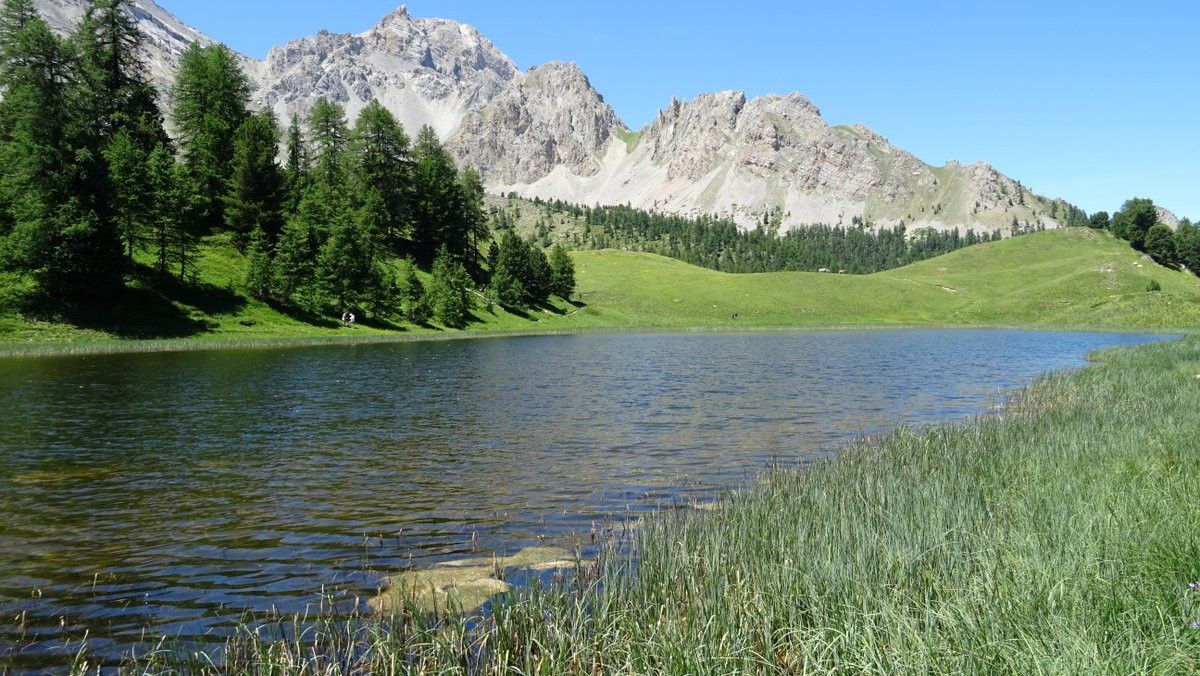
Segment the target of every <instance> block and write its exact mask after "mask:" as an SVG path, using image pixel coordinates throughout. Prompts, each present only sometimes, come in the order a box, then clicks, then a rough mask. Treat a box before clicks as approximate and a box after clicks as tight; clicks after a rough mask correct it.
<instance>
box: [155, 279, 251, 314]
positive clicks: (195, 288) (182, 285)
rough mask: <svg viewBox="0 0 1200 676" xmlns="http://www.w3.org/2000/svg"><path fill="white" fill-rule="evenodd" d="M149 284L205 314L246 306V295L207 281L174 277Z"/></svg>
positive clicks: (229, 310) (234, 312) (228, 311)
mask: <svg viewBox="0 0 1200 676" xmlns="http://www.w3.org/2000/svg"><path fill="white" fill-rule="evenodd" d="M149 286H151V287H152V288H154V289H156V290H158V291H159V292H160V293H162V295H164V296H166V297H167V298H169V299H171V300H173V301H175V302H177V303H179V304H181V305H186V306H188V307H194V308H196V309H197V310H199V311H200V312H203V313H204V314H206V315H232V314H237V313H239V312H241V311H242V310H244V309H245V308H246V303H247V301H246V297H245V296H243V295H241V294H239V293H237V292H236V291H234V290H233V289H229V288H222V287H219V286H217V285H216V284H209V283H207V282H181V281H179V279H177V278H175V277H170V278H167V279H161V280H155V281H154V282H152V283H150V284H149Z"/></svg>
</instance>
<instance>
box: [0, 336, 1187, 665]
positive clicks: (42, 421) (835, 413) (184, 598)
mask: <svg viewBox="0 0 1200 676" xmlns="http://www.w3.org/2000/svg"><path fill="white" fill-rule="evenodd" d="M1164 338H1165V337H1164V336H1151V335H1137V334H1096V333H1090V334H1084V333H1045V332H1026V331H1001V330H907V331H852V332H779V333H734V334H688V333H681V334H665V333H659V334H611V335H603V334H594V335H581V336H553V337H523V338H501V339H481V340H461V341H441V342H436V341H435V342H424V343H399V344H386V345H385V344H376V345H359V346H338V347H322V348H292V349H283V348H274V349H253V350H251V349H240V350H236V349H231V350H219V351H217V350H214V351H204V352H179V353H146V354H113V355H102V356H86V357H45V358H12V359H4V360H0V411H2V412H3V416H2V417H0V671H3V670H5V668H6V667H7V668H8V669H12V670H15V671H23V670H35V669H42V668H53V667H60V666H62V665H64V664H67V663H69V661H70V658H71V656H72V655H73V654H75V652H77V651H78V650H79V645H80V644H79V641H80V640H81V639H83V638H84V637H85V636H86V638H87V645H88V649H89V650H90V651H92V652H94V653H97V654H99V655H102V656H105V657H106V658H107V659H109V660H114V661H115V660H118V659H119V658H120V656H121V654H122V653H124V652H126V651H128V650H130V649H131V648H133V647H134V646H137V645H139V644H140V643H143V642H144V641H147V640H152V639H154V638H156V637H159V636H167V637H171V638H172V639H176V640H179V641H182V642H188V643H192V642H199V643H211V644H218V643H220V642H221V641H222V640H223V637H225V636H227V635H228V634H229V633H230V632H231V631H232V630H233V628H234V627H236V626H237V624H238V623H239V622H241V621H244V620H245V619H246V618H247V617H256V616H260V615H263V614H266V613H268V612H271V611H276V612H281V613H303V612H305V611H306V610H308V611H311V610H312V609H313V608H317V607H321V606H322V604H325V605H326V606H328V604H330V603H332V604H333V606H334V607H335V608H336V609H337V610H338V611H346V610H349V609H350V608H353V607H355V606H356V605H357V606H359V607H366V606H367V605H368V603H369V600H370V599H373V598H375V597H377V596H378V595H379V594H380V592H381V589H383V588H385V587H386V586H387V584H388V581H389V579H391V576H396V575H401V574H405V572H406V571H407V572H412V571H430V570H438V569H439V567H440V566H444V565H445V564H446V563H447V562H462V561H464V560H473V561H484V560H487V559H489V558H491V557H513V558H511V559H507V561H508V562H511V564H512V565H513V566H514V568H516V567H520V566H521V565H524V563H528V564H530V566H531V567H533V568H536V564H537V563H538V559H537V557H532V558H529V557H526V558H523V553H528V552H540V551H545V552H562V553H563V554H562V555H563V556H569V557H587V556H589V555H591V554H592V553H594V552H592V551H590V550H592V549H594V547H595V545H594V544H593V542H594V536H595V535H596V534H597V533H598V532H599V533H603V532H605V531H608V532H611V531H613V530H614V529H620V528H624V527H626V526H627V525H628V524H629V523H631V522H632V521H633V520H635V519H637V518H640V517H643V516H645V515H646V514H647V513H648V512H652V511H654V510H660V509H690V508H695V507H697V506H704V505H707V504H710V503H712V502H713V501H715V500H718V499H719V498H720V496H721V494H722V493H723V492H724V491H727V490H734V489H739V488H745V487H746V486H748V485H749V484H751V483H752V482H753V481H754V480H755V478H756V477H759V476H761V474H762V473H763V472H764V471H768V470H769V469H771V468H773V467H789V466H796V465H803V464H805V463H807V462H811V461H813V460H814V459H819V458H827V457H830V456H831V455H835V454H836V453H837V451H838V449H839V448H840V447H842V446H843V445H844V444H846V443H847V442H850V441H852V440H854V439H856V438H859V437H862V436H864V435H871V434H878V433H883V432H886V431H888V430H891V429H893V428H896V427H897V426H901V425H910V426H919V425H925V424H933V423H938V422H943V421H952V420H956V419H962V418H966V417H970V416H974V415H980V414H988V413H994V412H996V411H998V410H1002V408H1003V405H1004V399H1005V397H1006V396H1007V395H1008V394H1010V393H1012V392H1013V391H1014V390H1015V389H1016V388H1020V387H1022V386H1023V385H1026V384H1028V383H1030V382H1032V381H1033V380H1034V379H1035V378H1036V377H1037V376H1038V375H1039V374H1041V373H1044V372H1047V371H1051V370H1060V369H1065V368H1075V367H1079V366H1082V365H1084V363H1085V361H1084V357H1085V355H1087V354H1088V353H1089V352H1091V351H1092V350H1095V349H1098V348H1103V347H1109V346H1116V345H1133V344H1139V343H1144V342H1149V341H1153V340H1161V339H1164ZM547 558H553V556H550V557H547ZM502 560H503V559H502ZM543 563H544V561H543ZM506 565H507V564H506ZM513 576H514V577H513V579H516V580H520V579H529V575H528V574H526V575H525V577H524V578H522V577H521V574H520V573H519V572H517V571H515V570H514V571H513Z"/></svg>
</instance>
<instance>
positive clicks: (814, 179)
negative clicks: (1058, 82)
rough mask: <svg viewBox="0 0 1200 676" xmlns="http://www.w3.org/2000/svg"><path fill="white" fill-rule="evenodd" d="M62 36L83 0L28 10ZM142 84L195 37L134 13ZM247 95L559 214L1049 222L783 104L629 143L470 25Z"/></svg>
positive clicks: (721, 112)
mask: <svg viewBox="0 0 1200 676" xmlns="http://www.w3.org/2000/svg"><path fill="white" fill-rule="evenodd" d="M36 3H37V5H38V7H39V8H40V9H41V11H42V12H43V13H44V14H45V15H46V16H47V18H48V19H49V20H50V22H51V23H52V25H53V26H54V27H56V28H57V29H59V30H65V29H67V28H68V27H69V26H72V25H74V23H75V22H76V21H77V20H78V17H80V16H81V15H82V13H83V7H84V6H85V4H86V0H36ZM133 5H134V6H133V11H132V13H133V15H134V17H135V18H136V19H137V21H138V25H139V27H140V28H141V29H142V30H143V32H144V33H145V34H146V35H147V37H148V40H147V43H148V45H147V47H148V52H149V54H148V60H149V63H150V66H151V70H152V72H153V74H154V78H155V82H156V83H157V84H158V85H159V86H160V89H161V90H162V91H169V89H170V83H171V82H172V80H173V75H174V70H175V68H176V67H177V66H178V62H179V57H180V55H181V54H182V52H183V50H184V49H185V48H186V46H187V45H188V44H189V43H190V42H191V41H200V42H202V43H208V42H211V39H209V38H207V37H206V36H203V35H201V34H200V33H199V32H197V31H195V30H194V29H192V28H190V27H188V26H186V25H185V24H183V23H182V22H180V21H179V20H178V19H176V18H175V17H173V16H171V15H170V13H168V12H166V11H165V10H164V9H162V8H161V7H159V6H158V5H157V4H155V3H154V2H153V1H152V0H134V3H133ZM243 64H244V67H245V69H246V72H247V73H248V74H249V76H250V78H251V81H252V83H253V84H254V90H255V91H254V100H255V102H256V103H257V104H258V105H261V106H265V107H269V108H272V109H273V110H274V111H275V112H276V114H277V115H278V116H279V118H280V119H281V120H282V121H284V122H285V123H286V122H287V121H288V120H289V119H290V118H291V116H292V115H293V114H299V115H301V116H304V115H305V114H306V113H307V112H308V110H309V109H310V108H311V106H312V104H313V102H315V101H316V100H317V99H318V98H319V97H328V98H330V99H332V100H334V101H336V102H338V103H340V104H342V105H343V106H344V107H345V108H346V111H347V115H348V117H349V118H350V119H351V120H353V118H354V116H355V115H356V114H357V112H358V110H360V109H361V108H362V107H363V106H364V105H366V104H367V103H368V102H369V101H371V100H372V99H377V100H379V101H380V102H381V103H383V104H384V105H385V106H386V107H387V108H388V109H390V110H391V111H392V112H393V113H394V114H396V116H397V118H398V119H399V120H400V121H401V122H402V123H403V124H404V126H405V128H406V129H407V130H408V131H409V133H410V135H415V133H416V131H417V129H418V128H419V127H420V126H421V125H424V124H429V125H431V126H432V127H433V128H434V129H435V130H436V131H437V132H438V133H439V135H440V136H441V137H442V138H443V139H444V140H445V141H446V144H447V147H448V148H449V149H450V151H451V152H452V153H454V154H455V155H456V156H457V157H458V158H459V159H460V160H461V161H462V162H463V163H465V164H466V165H469V166H471V167H473V168H475V169H477V170H478V171H479V172H480V173H481V174H482V176H483V177H484V180H485V182H486V183H487V185H488V186H489V188H490V189H491V190H493V191H496V192H516V193H519V194H522V195H525V196H529V197H542V198H557V199H562V200H566V201H569V202H578V203H587V204H592V203H601V204H625V203H630V204H632V205H634V206H639V207H644V208H649V209H657V210H663V211H669V212H676V213H683V214H689V215H699V214H717V215H721V216H726V217H731V218H734V219H735V220H737V221H738V222H739V223H742V224H743V225H745V226H747V227H751V226H753V225H755V224H758V223H762V222H763V220H764V218H767V219H770V220H772V221H773V222H775V223H778V224H780V225H781V226H782V228H783V229H788V228H791V227H797V226H801V225H804V224H813V223H826V224H831V225H837V224H841V225H851V224H853V223H856V222H860V221H868V222H871V223H874V224H876V225H880V226H889V225H893V224H896V223H898V222H900V221H903V222H905V223H906V224H908V225H910V226H913V227H932V228H937V229H945V228H955V227H973V228H976V229H980V228H983V229H989V230H990V229H995V228H1001V229H1008V228H1010V227H1011V226H1012V225H1013V223H1017V224H1019V225H1021V226H1026V225H1033V224H1040V225H1044V226H1047V227H1054V226H1056V225H1057V220H1056V217H1057V215H1058V209H1059V207H1060V206H1065V205H1062V204H1061V203H1055V202H1051V201H1048V200H1044V199H1043V198H1040V197H1038V196H1036V195H1033V194H1032V193H1030V192H1029V191H1027V190H1026V189H1025V188H1024V187H1023V186H1021V185H1020V184H1019V183H1017V182H1015V181H1013V180H1012V179H1009V178H1008V177H1005V176H1004V175H1002V174H1001V173H1000V172H998V171H997V170H996V169H994V168H993V167H991V166H989V165H987V164H983V163H976V164H971V165H966V166H964V165H960V164H958V163H955V162H951V163H949V164H947V165H945V166H943V167H934V166H930V165H927V164H925V163H924V162H922V161H921V160H919V159H917V158H916V157H914V156H913V155H911V154H910V153H907V152H905V151H904V150H902V149H900V148H897V147H895V146H893V145H891V144H890V143H888V141H887V140H886V139H885V138H883V137H882V136H880V135H879V134H876V133H875V132H873V131H871V130H870V129H867V128H866V127H863V126H860V125H855V126H830V125H828V124H827V123H826V122H825V120H824V119H822V117H821V114H820V111H819V110H818V109H817V108H816V106H814V105H813V104H812V103H811V102H809V101H808V100H807V99H806V98H804V97H803V96H801V95H799V94H791V95H788V96H764V97H760V98H755V99H747V98H746V96H745V95H744V94H743V93H741V92H717V93H713V94H705V95H702V96H699V97H697V98H696V99H695V100H693V101H686V102H685V101H672V102H671V103H670V105H668V106H667V107H666V108H665V109H664V110H662V111H660V112H659V114H658V116H657V117H656V118H655V119H654V121H653V122H652V123H651V124H649V125H647V126H646V127H645V128H643V129H641V130H640V131H636V132H634V131H631V130H629V129H627V128H626V126H625V125H624V123H622V122H621V120H620V119H619V118H618V117H617V115H616V113H615V112H614V111H613V110H612V108H611V107H610V106H608V105H607V104H606V103H604V98H603V96H601V94H600V93H599V92H597V91H596V90H595V89H594V88H593V87H592V85H591V83H590V82H589V81H588V78H587V76H586V75H584V73H583V72H582V71H581V70H580V69H579V68H578V67H577V66H575V65H574V64H565V63H557V62H556V63H549V64H546V65H543V66H540V67H536V68H532V69H530V70H528V71H526V72H524V73H522V72H520V71H519V70H518V69H517V67H516V65H515V64H514V63H513V62H512V60H511V59H509V58H508V57H507V56H505V54H504V53H503V52H501V51H500V50H499V49H498V48H497V47H496V46H495V45H493V44H492V43H491V42H489V41H488V40H487V39H486V38H485V37H484V36H482V35H481V34H480V33H479V32H478V31H476V30H475V29H474V28H472V27H470V26H467V25H464V24H461V23H457V22H454V21H450V20H446V19H422V18H413V17H412V16H411V15H410V14H409V12H408V11H407V10H406V9H405V8H404V7H401V8H399V9H397V10H396V11H394V12H392V13H390V14H388V15H387V16H385V17H384V18H383V19H382V20H380V22H379V23H378V24H377V25H375V26H374V27H372V28H370V29H369V30H367V31H365V32H363V33H359V34H333V33H329V32H321V33H318V34H317V35H315V36H312V37H308V38H304V39H301V40H296V41H293V42H291V43H289V44H287V45H284V46H281V47H277V48H275V49H273V50H272V51H271V52H270V54H269V55H268V56H267V58H266V59H265V60H264V61H255V60H252V59H245V60H244V61H243Z"/></svg>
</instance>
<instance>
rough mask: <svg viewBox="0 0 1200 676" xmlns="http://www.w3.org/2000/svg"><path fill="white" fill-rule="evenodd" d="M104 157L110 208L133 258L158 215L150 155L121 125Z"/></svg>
mask: <svg viewBox="0 0 1200 676" xmlns="http://www.w3.org/2000/svg"><path fill="white" fill-rule="evenodd" d="M104 158H105V160H106V161H107V163H108V183H109V186H110V187H111V188H112V191H111V193H110V195H109V209H110V211H111V214H112V217H113V218H114V219H115V220H116V224H117V231H118V232H119V233H120V236H121V240H122V242H124V244H125V254H126V255H127V256H128V257H129V258H130V259H132V258H133V254H134V250H135V249H136V248H138V247H140V246H141V245H142V244H143V243H144V241H145V240H146V238H147V237H148V235H149V233H148V230H149V229H150V223H151V222H152V221H153V219H154V218H155V214H154V213H153V211H154V206H155V205H154V196H153V189H154V188H153V185H152V183H151V181H150V175H149V174H150V156H149V153H145V152H142V150H141V149H140V148H138V147H137V144H136V142H135V141H134V139H133V135H132V134H131V133H130V132H129V130H128V129H121V130H119V131H117V133H116V134H115V135H114V136H113V137H112V139H110V140H109V142H108V143H107V145H106V146H105V148H104Z"/></svg>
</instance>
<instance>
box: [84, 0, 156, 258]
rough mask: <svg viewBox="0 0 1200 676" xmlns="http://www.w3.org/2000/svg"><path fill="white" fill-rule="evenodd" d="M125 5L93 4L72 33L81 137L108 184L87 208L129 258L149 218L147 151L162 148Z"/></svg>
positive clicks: (117, 1) (113, 0)
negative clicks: (110, 227) (109, 226)
mask: <svg viewBox="0 0 1200 676" xmlns="http://www.w3.org/2000/svg"><path fill="white" fill-rule="evenodd" d="M131 4H132V3H131V2H130V0H91V2H90V4H89V6H88V8H87V11H86V13H85V15H84V18H83V20H82V21H81V22H80V24H79V26H78V27H77V29H76V30H75V32H74V33H73V35H72V43H73V46H74V48H75V50H76V51H77V53H78V55H79V59H78V74H77V77H76V90H77V92H78V94H77V95H78V99H79V100H78V105H79V106H80V109H81V110H82V111H84V114H83V115H82V116H81V118H80V120H81V123H80V125H79V133H80V134H82V135H84V136H85V137H87V138H88V139H89V141H88V145H91V146H93V147H96V148H99V149H100V152H101V154H102V155H103V157H104V160H105V162H104V166H103V167H102V168H103V170H104V173H105V174H106V178H107V184H102V183H99V182H98V183H97V185H100V186H102V187H101V188H100V190H99V192H98V194H96V195H94V196H93V199H92V200H91V208H92V209H93V210H94V211H95V212H96V213H97V214H98V217H99V218H101V219H104V220H111V221H112V222H113V223H114V225H115V228H116V230H117V231H118V232H119V234H120V238H121V240H122V241H123V243H124V246H125V252H126V255H127V256H128V257H129V258H130V259H132V258H133V253H134V249H135V248H136V247H137V246H138V245H139V243H140V240H141V238H142V237H143V233H144V231H145V230H146V229H147V227H148V226H147V222H148V220H149V219H150V218H151V214H150V213H148V205H149V204H150V203H151V202H152V196H151V194H150V187H149V182H148V181H147V177H146V167H147V165H148V163H149V158H150V153H151V152H152V151H153V150H154V148H155V147H156V146H158V145H159V144H164V143H168V138H167V135H166V132H165V131H164V130H163V124H162V113H161V112H160V111H159V108H158V103H157V101H156V96H157V93H156V92H155V90H154V87H153V85H152V84H150V78H149V74H148V71H147V68H146V64H145V63H144V61H143V59H142V50H143V38H142V34H141V32H140V31H138V29H137V26H136V24H135V23H134V21H133V19H132V17H131V16H130V15H129V9H130V7H131ZM96 169H97V168H93V169H92V170H91V171H95V170H96Z"/></svg>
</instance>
